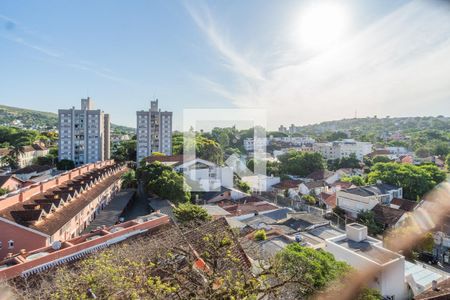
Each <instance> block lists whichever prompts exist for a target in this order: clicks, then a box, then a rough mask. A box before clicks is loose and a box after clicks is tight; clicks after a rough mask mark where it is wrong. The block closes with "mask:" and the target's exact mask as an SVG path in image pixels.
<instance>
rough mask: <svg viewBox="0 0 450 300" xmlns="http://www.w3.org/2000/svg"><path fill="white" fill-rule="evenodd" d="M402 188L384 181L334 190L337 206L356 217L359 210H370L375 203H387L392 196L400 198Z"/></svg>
mask: <svg viewBox="0 0 450 300" xmlns="http://www.w3.org/2000/svg"><path fill="white" fill-rule="evenodd" d="M402 196H403V189H402V188H401V187H396V186H392V185H389V184H385V183H377V184H373V185H368V186H359V187H354V188H350V189H346V190H340V191H337V192H336V197H337V203H336V204H337V206H339V207H340V208H342V209H344V210H345V211H346V212H347V213H348V214H349V215H350V216H351V217H353V218H356V217H357V215H358V213H359V212H360V211H361V210H371V209H372V208H374V207H375V205H377V204H385V205H389V204H390V203H391V201H392V199H393V198H402Z"/></svg>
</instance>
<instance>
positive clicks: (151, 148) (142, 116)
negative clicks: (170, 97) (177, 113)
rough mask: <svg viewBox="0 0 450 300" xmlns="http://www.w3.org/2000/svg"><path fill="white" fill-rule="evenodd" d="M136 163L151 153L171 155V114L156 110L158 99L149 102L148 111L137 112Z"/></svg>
mask: <svg viewBox="0 0 450 300" xmlns="http://www.w3.org/2000/svg"><path fill="white" fill-rule="evenodd" d="M136 115H137V126H136V138H137V149H136V153H137V158H136V160H137V162H140V161H141V160H142V159H143V158H144V157H147V156H150V155H151V154H152V153H153V152H162V153H164V154H166V155H172V112H169V111H161V110H160V109H158V99H156V100H155V101H150V110H148V111H145V110H141V111H137V112H136Z"/></svg>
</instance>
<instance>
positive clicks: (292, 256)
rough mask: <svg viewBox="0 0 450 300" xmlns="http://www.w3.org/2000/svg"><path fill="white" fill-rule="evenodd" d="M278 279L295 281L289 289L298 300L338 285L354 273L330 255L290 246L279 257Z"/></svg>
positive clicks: (276, 264) (276, 261)
mask: <svg viewBox="0 0 450 300" xmlns="http://www.w3.org/2000/svg"><path fill="white" fill-rule="evenodd" d="M274 266H275V268H276V269H277V271H278V272H277V273H279V276H278V278H290V277H293V278H292V281H293V282H294V283H293V284H288V285H287V286H286V287H287V288H288V289H289V290H290V291H291V292H292V293H293V294H294V296H295V297H296V298H297V299H303V298H305V297H307V296H310V295H312V294H313V293H314V292H316V291H318V290H323V289H325V288H328V287H331V286H334V285H336V282H337V281H339V279H341V278H343V276H344V275H345V274H347V273H348V272H349V271H350V269H351V268H350V266H349V265H347V264H346V263H345V262H341V261H337V260H336V259H335V258H334V256H333V255H332V254H331V253H329V252H326V251H317V250H315V249H312V248H309V247H303V246H301V245H300V244H298V243H292V244H289V245H288V246H287V247H286V248H284V249H283V250H282V251H280V252H278V253H277V255H276V257H275V263H274Z"/></svg>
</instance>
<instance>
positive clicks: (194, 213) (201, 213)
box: [173, 202, 211, 224]
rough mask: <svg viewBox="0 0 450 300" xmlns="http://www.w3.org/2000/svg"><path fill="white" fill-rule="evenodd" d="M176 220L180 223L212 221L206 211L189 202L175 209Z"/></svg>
mask: <svg viewBox="0 0 450 300" xmlns="http://www.w3.org/2000/svg"><path fill="white" fill-rule="evenodd" d="M173 214H174V215H175V218H176V219H177V221H178V222H180V223H182V224H183V223H191V222H206V221H210V220H211V216H210V215H208V212H207V211H206V209H204V208H203V207H201V206H200V205H195V204H192V203H189V202H186V203H180V204H178V205H177V206H176V207H175V208H174V209H173Z"/></svg>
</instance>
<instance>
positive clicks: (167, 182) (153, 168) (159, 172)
mask: <svg viewBox="0 0 450 300" xmlns="http://www.w3.org/2000/svg"><path fill="white" fill-rule="evenodd" d="M136 177H137V179H138V180H139V181H140V182H141V183H142V184H143V186H144V188H145V190H146V191H147V192H151V193H154V194H156V195H158V196H159V197H161V198H163V199H167V200H171V201H173V202H175V203H183V202H187V201H189V200H190V198H191V193H190V187H189V186H188V185H187V184H186V182H185V179H184V176H183V175H182V174H178V173H177V172H176V171H175V170H173V169H172V168H171V167H169V166H166V165H164V164H162V163H160V162H158V161H156V162H154V163H151V164H148V165H145V166H141V167H140V168H138V169H137V171H136Z"/></svg>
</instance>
